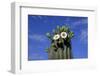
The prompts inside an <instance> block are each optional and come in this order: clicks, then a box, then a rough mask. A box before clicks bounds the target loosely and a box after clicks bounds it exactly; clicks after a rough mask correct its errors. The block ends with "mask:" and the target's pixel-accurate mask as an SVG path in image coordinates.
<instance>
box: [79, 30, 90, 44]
mask: <svg viewBox="0 0 100 76" xmlns="http://www.w3.org/2000/svg"><path fill="white" fill-rule="evenodd" d="M87 37H88V32H87V31H86V30H82V31H81V34H80V41H82V42H84V43H86V42H87Z"/></svg>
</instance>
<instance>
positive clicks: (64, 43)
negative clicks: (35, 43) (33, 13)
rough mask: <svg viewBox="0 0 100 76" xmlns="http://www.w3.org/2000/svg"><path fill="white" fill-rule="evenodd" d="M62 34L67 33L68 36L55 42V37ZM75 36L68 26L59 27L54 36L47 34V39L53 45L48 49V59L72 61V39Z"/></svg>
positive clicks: (54, 31)
mask: <svg viewBox="0 0 100 76" xmlns="http://www.w3.org/2000/svg"><path fill="white" fill-rule="evenodd" d="M61 32H66V33H67V34H68V36H67V37H66V38H65V39H63V38H59V40H53V36H54V35H56V34H60V33H61ZM73 36H74V33H73V32H72V31H70V29H69V28H68V27H66V26H62V27H59V26H57V28H56V29H55V30H53V34H50V33H47V37H48V38H49V39H50V41H51V45H50V47H49V48H48V49H47V52H48V59H72V52H71V50H72V49H71V39H72V37H73Z"/></svg>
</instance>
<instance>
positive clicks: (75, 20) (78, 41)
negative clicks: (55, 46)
mask: <svg viewBox="0 0 100 76" xmlns="http://www.w3.org/2000/svg"><path fill="white" fill-rule="evenodd" d="M57 25H59V26H63V25H67V26H69V27H70V29H71V31H73V32H74V37H73V38H72V40H71V43H72V54H73V57H74V58H75V59H76V58H87V57H88V18H87V17H78V16H45V15H28V60H47V59H48V53H47V52H46V51H45V50H46V48H48V47H49V46H50V41H49V40H48V38H47V37H46V33H47V32H50V33H52V30H53V29H55V28H56V26H57Z"/></svg>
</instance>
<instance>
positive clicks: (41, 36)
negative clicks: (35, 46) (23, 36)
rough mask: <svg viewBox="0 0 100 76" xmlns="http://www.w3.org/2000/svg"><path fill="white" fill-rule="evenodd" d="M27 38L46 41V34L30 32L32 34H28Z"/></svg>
mask: <svg viewBox="0 0 100 76" xmlns="http://www.w3.org/2000/svg"><path fill="white" fill-rule="evenodd" d="M29 38H30V39H33V40H36V41H40V42H45V41H47V38H46V36H44V35H40V34H32V35H29Z"/></svg>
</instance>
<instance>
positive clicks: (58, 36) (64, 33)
mask: <svg viewBox="0 0 100 76" xmlns="http://www.w3.org/2000/svg"><path fill="white" fill-rule="evenodd" d="M67 36H68V34H67V33H66V32H61V34H60V35H59V34H56V35H54V36H53V40H58V39H59V38H60V37H61V38H63V39H65V38H67Z"/></svg>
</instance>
